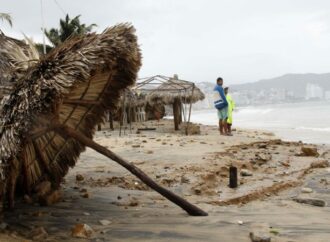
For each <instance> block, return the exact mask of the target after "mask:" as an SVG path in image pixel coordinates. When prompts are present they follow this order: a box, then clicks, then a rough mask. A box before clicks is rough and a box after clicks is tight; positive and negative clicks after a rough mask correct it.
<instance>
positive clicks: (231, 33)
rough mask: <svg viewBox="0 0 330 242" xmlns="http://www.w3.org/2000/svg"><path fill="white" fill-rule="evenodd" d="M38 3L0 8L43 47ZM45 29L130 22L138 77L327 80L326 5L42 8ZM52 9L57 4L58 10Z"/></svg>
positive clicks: (167, 2) (287, 1)
mask: <svg viewBox="0 0 330 242" xmlns="http://www.w3.org/2000/svg"><path fill="white" fill-rule="evenodd" d="M40 2H41V0H0V6H1V7H0V12H5V13H10V14H11V16H12V18H13V24H14V26H13V28H9V27H8V25H7V24H5V23H1V22H0V28H1V29H2V30H3V31H4V32H5V33H6V34H8V35H11V36H14V37H16V38H21V37H22V34H21V33H22V32H24V33H25V34H27V35H28V36H31V37H33V38H34V40H37V41H41V40H42V32H41V26H42V17H41V4H40ZM42 2H43V9H44V11H43V12H44V19H45V27H46V28H51V27H57V26H58V22H59V19H60V18H63V17H64V16H65V15H64V14H65V13H69V15H70V16H72V17H74V16H76V15H78V14H81V20H82V22H84V23H87V24H91V23H96V24H97V25H98V28H97V29H96V31H98V32H100V31H102V30H103V29H104V28H106V27H107V26H111V25H113V24H116V23H120V22H131V23H133V25H134V26H135V27H136V29H137V35H138V37H139V43H140V45H141V49H142V53H143V66H142V69H141V71H140V74H139V75H140V77H145V76H152V75H156V74H162V75H167V76H171V75H173V74H174V73H177V74H178V75H179V77H181V78H182V79H186V80H189V81H194V82H202V81H210V82H214V81H215V79H216V78H217V77H218V76H222V77H223V78H224V80H225V82H226V83H227V84H228V85H230V84H234V83H244V82H251V81H257V80H260V79H264V78H271V77H276V76H279V75H283V74H286V73H307V72H313V73H324V72H330V65H329V64H330V61H329V57H330V29H329V26H330V1H329V0H70V1H68V0H42ZM57 3H58V4H57Z"/></svg>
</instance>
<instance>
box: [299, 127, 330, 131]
mask: <svg viewBox="0 0 330 242" xmlns="http://www.w3.org/2000/svg"><path fill="white" fill-rule="evenodd" d="M295 129H296V130H311V131H316V132H330V127H326V128H315V127H304V126H301V127H297V128H295Z"/></svg>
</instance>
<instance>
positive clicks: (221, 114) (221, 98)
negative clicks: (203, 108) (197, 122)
mask: <svg viewBox="0 0 330 242" xmlns="http://www.w3.org/2000/svg"><path fill="white" fill-rule="evenodd" d="M222 85H223V80H222V78H221V77H218V78H217V85H216V86H215V87H214V89H213V91H214V107H215V108H216V109H217V110H218V118H219V130H220V134H221V135H228V127H227V118H228V102H227V99H226V96H225V92H224V90H223V88H222Z"/></svg>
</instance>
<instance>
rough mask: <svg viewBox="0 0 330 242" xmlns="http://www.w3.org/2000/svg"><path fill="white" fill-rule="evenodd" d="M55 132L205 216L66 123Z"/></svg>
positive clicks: (136, 168) (195, 212)
mask: <svg viewBox="0 0 330 242" xmlns="http://www.w3.org/2000/svg"><path fill="white" fill-rule="evenodd" d="M56 132H57V133H58V134H60V135H61V136H62V137H63V138H65V139H68V138H74V139H75V140H76V141H78V142H80V143H81V144H83V145H86V146H87V147H90V148H92V149H94V150H95V151H97V152H99V153H100V154H102V155H104V156H106V157H108V158H110V159H112V160H114V161H115V162H117V163H118V164H120V165H121V166H123V167H125V168H126V169H127V170H128V171H130V172H131V173H132V174H133V175H135V176H137V177H138V178H139V179H140V180H141V181H142V182H144V183H145V184H146V185H148V186H149V187H150V188H152V189H154V190H155V191H157V192H158V193H160V194H161V195H163V196H164V197H166V198H167V199H168V200H170V201H172V202H173V203H175V204H176V205H178V206H180V207H181V208H182V209H184V210H185V211H187V213H188V214H190V215H192V216H207V215H208V214H207V213H206V212H204V211H203V210H201V209H200V208H198V207H196V206H195V205H193V204H191V203H189V202H188V201H186V200H185V199H183V198H181V197H179V196H178V195H176V194H174V193H173V192H171V191H170V190H167V189H166V188H164V187H162V186H160V185H159V184H157V183H156V182H155V181H154V180H152V179H151V178H150V177H149V176H148V175H147V174H145V173H144V172H143V171H142V170H140V169H139V168H138V167H136V166H135V165H134V164H133V163H131V162H128V161H126V160H125V159H123V158H121V157H120V156H118V155H116V154H115V153H113V152H112V151H110V150H109V149H107V148H105V147H103V146H101V145H99V144H97V143H95V142H94V141H93V140H92V139H90V138H88V137H86V136H85V135H83V134H82V133H79V132H77V131H76V130H74V129H72V128H70V127H68V126H66V125H60V124H59V125H57V127H56Z"/></svg>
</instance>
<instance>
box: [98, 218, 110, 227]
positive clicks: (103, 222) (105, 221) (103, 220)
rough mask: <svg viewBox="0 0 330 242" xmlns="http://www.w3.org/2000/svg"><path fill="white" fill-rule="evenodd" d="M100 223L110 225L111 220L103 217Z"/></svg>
mask: <svg viewBox="0 0 330 242" xmlns="http://www.w3.org/2000/svg"><path fill="white" fill-rule="evenodd" d="M99 223H100V224H101V225H103V226H108V225H109V224H111V221H109V220H106V219H101V220H99Z"/></svg>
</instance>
